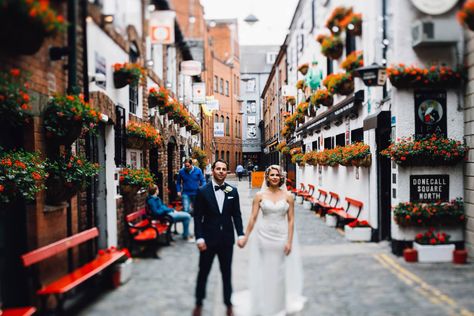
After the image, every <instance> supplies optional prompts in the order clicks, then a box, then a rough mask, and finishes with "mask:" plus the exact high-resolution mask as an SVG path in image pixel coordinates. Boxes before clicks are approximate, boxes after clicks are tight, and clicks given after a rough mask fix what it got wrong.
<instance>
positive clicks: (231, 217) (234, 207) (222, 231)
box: [194, 181, 244, 245]
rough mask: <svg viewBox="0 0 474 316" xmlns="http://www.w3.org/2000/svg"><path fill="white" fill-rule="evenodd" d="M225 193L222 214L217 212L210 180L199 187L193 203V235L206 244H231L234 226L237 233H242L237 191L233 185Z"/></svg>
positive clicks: (232, 242) (233, 238) (240, 234)
mask: <svg viewBox="0 0 474 316" xmlns="http://www.w3.org/2000/svg"><path fill="white" fill-rule="evenodd" d="M225 185H226V187H231V188H232V191H230V192H229V193H225V199H224V206H223V207H222V214H221V213H220V212H219V206H218V204H217V200H216V196H215V193H214V187H213V184H212V181H210V182H209V183H208V184H206V185H205V186H203V187H201V188H199V191H198V194H197V196H196V201H195V203H194V235H195V236H196V239H199V238H204V240H205V242H206V244H207V245H216V244H219V243H224V244H229V245H232V244H234V242H235V237H234V226H235V230H236V231H237V235H239V236H242V235H244V232H243V226H242V215H241V213H240V201H239V193H238V192H237V189H236V188H235V187H232V186H230V185H229V184H227V183H225Z"/></svg>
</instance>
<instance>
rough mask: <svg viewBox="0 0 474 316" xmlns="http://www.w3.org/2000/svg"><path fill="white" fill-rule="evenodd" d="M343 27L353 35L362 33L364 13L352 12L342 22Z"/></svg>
mask: <svg viewBox="0 0 474 316" xmlns="http://www.w3.org/2000/svg"><path fill="white" fill-rule="evenodd" d="M340 26H341V28H343V29H345V30H346V32H347V33H349V34H351V35H352V36H361V35H362V14H360V13H353V12H351V13H350V14H348V15H347V16H346V17H344V19H342V21H341V22H340Z"/></svg>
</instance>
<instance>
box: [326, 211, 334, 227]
mask: <svg viewBox="0 0 474 316" xmlns="http://www.w3.org/2000/svg"><path fill="white" fill-rule="evenodd" d="M325 218H326V226H328V227H336V224H337V218H336V216H335V215H327V214H326V216H325Z"/></svg>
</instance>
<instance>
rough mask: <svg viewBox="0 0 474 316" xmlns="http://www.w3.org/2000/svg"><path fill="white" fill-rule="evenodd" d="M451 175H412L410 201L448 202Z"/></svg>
mask: <svg viewBox="0 0 474 316" xmlns="http://www.w3.org/2000/svg"><path fill="white" fill-rule="evenodd" d="M448 200H449V175H447V174H423V175H411V176H410V202H437V201H443V202H447V201H448Z"/></svg>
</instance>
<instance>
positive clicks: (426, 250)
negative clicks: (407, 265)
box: [413, 242, 455, 262]
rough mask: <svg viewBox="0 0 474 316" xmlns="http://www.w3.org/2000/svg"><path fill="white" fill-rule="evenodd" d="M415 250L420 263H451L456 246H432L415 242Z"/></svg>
mask: <svg viewBox="0 0 474 316" xmlns="http://www.w3.org/2000/svg"><path fill="white" fill-rule="evenodd" d="M413 248H414V249H416V250H417V251H418V262H451V261H452V260H453V251H454V248H455V247H454V244H446V245H434V246H432V245H421V244H419V243H417V242H414V243H413Z"/></svg>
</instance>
